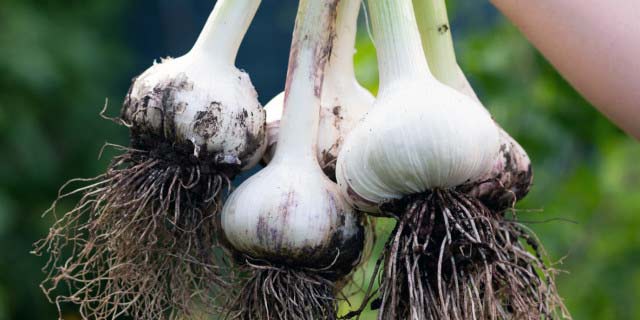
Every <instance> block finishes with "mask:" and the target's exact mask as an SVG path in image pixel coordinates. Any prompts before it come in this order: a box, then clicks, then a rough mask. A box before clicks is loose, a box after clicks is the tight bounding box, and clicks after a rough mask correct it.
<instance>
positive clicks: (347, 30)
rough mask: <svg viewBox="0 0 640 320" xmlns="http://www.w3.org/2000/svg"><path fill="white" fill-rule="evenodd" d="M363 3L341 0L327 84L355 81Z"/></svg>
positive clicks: (328, 67)
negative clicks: (357, 43)
mask: <svg viewBox="0 0 640 320" xmlns="http://www.w3.org/2000/svg"><path fill="white" fill-rule="evenodd" d="M361 3H362V0H341V1H340V3H339V4H338V15H337V17H336V34H335V38H334V40H333V50H331V59H330V60H331V61H330V63H329V64H328V65H327V69H326V72H325V78H326V79H325V81H327V82H331V83H342V82H346V81H353V79H355V69H354V67H353V55H354V53H355V46H354V44H355V42H356V34H357V31H358V13H360V5H361Z"/></svg>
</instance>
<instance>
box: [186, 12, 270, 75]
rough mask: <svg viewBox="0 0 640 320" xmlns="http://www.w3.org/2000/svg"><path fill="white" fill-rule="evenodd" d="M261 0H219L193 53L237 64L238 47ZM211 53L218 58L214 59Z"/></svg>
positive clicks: (192, 50)
mask: <svg viewBox="0 0 640 320" xmlns="http://www.w3.org/2000/svg"><path fill="white" fill-rule="evenodd" d="M260 2H261V0H218V1H217V2H216V5H215V7H214V9H213V12H211V15H210V16H209V18H208V19H207V22H206V24H205V25H204V28H203V29H202V32H201V33H200V36H198V40H197V41H196V43H195V45H194V46H193V49H191V53H200V54H205V55H207V56H208V59H209V60H210V61H219V62H222V63H228V64H229V65H234V63H235V60H236V55H237V54H238V49H239V48H240V44H241V43H242V39H243V38H244V35H245V34H246V33H247V30H248V29H249V25H250V24H251V21H252V20H253V17H254V16H255V14H256V11H257V10H258V7H259V6H260ZM211 56H214V57H215V58H214V59H212V58H211Z"/></svg>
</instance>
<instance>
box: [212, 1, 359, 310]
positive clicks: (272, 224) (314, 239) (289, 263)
mask: <svg viewBox="0 0 640 320" xmlns="http://www.w3.org/2000/svg"><path fill="white" fill-rule="evenodd" d="M338 2H339V1H338V0H327V1H322V2H321V1H316V0H301V1H300V7H299V10H298V15H297V17H296V26H295V31H294V35H293V43H292V47H291V55H290V58H289V61H290V63H289V70H288V74H287V83H286V88H285V96H284V106H285V107H284V114H283V116H282V120H281V125H280V132H279V139H278V148H277V149H276V151H275V155H274V158H273V159H272V160H271V162H270V163H269V164H268V165H267V167H266V168H264V169H262V170H261V171H260V172H258V173H257V174H255V175H253V176H252V177H251V178H249V179H248V180H246V181H245V182H244V183H242V184H241V185H240V187H238V189H237V190H235V191H234V192H233V193H232V194H231V196H230V197H229V199H228V200H227V201H226V204H225V206H224V209H223V211H222V216H221V226H222V229H223V231H224V234H225V237H226V239H227V240H228V242H229V243H230V244H231V247H232V248H233V249H234V250H235V251H236V253H237V255H239V256H241V257H244V260H245V261H246V262H247V265H249V266H250V267H251V269H250V271H251V275H250V276H249V279H248V280H247V282H246V283H245V285H244V287H243V288H242V290H240V297H238V299H236V301H238V303H237V305H235V306H232V307H231V309H233V310H239V311H237V312H238V313H237V314H238V317H239V318H241V319H271V315H277V317H278V318H281V319H334V318H335V316H336V315H335V313H336V311H337V303H336V299H335V296H334V295H335V293H336V292H335V291H336V290H337V288H336V284H335V283H336V281H339V280H340V279H342V278H343V277H344V276H345V275H347V274H349V273H350V272H351V271H352V270H353V268H354V267H355V266H356V265H357V264H358V262H359V261H360V259H361V257H362V250H363V247H364V242H365V239H364V237H365V231H364V230H365V229H364V224H363V219H362V217H361V215H360V214H359V213H358V212H356V211H355V210H354V209H353V208H352V207H351V206H349V204H348V203H347V201H346V200H345V199H344V198H343V196H342V195H341V194H340V191H339V188H338V186H337V185H336V184H335V183H334V182H332V181H331V180H329V178H327V177H326V176H325V175H324V173H323V171H322V169H321V168H320V166H319V164H318V160H317V157H316V148H315V144H316V140H317V138H318V125H319V120H320V119H319V117H320V98H321V91H322V88H323V75H324V68H325V66H326V63H327V60H328V58H329V57H328V56H327V55H326V54H325V53H326V52H328V51H330V50H331V46H332V42H331V35H332V34H333V31H334V28H335V15H336V12H335V10H336V8H335V6H336V5H337V3H338Z"/></svg>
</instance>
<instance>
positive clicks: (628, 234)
mask: <svg viewBox="0 0 640 320" xmlns="http://www.w3.org/2000/svg"><path fill="white" fill-rule="evenodd" d="M201 2H204V1H201ZM451 2H452V3H451V5H450V6H451V8H450V9H451V16H452V20H453V21H452V22H453V30H454V35H455V40H456V49H457V51H458V54H459V61H460V64H461V66H462V68H463V70H465V71H466V73H467V75H468V76H469V78H470V79H471V81H472V83H473V85H474V87H475V88H476V90H477V91H478V93H479V95H480V96H481V98H482V100H483V101H484V103H485V104H486V105H487V107H488V108H489V109H490V110H491V112H492V114H493V115H494V117H495V118H496V120H497V121H498V122H499V123H500V124H501V125H502V126H503V127H504V128H505V129H506V130H507V131H508V132H510V133H511V134H512V135H513V136H514V137H515V138H516V139H517V140H518V141H520V142H521V144H522V145H523V146H524V147H525V149H527V150H528V152H529V154H530V156H531V158H532V159H533V162H534V170H535V186H534V188H533V189H532V191H531V193H530V195H529V196H528V197H527V198H526V199H525V200H524V201H523V202H522V203H521V204H519V206H518V208H519V210H518V212H517V214H518V215H519V217H520V218H521V219H522V220H524V221H527V222H529V223H528V224H529V225H530V226H531V227H532V228H533V229H534V230H535V231H536V232H537V233H538V235H539V236H540V238H541V239H542V242H543V243H544V244H545V246H546V249H547V251H548V252H549V254H550V256H551V258H552V260H553V261H556V262H557V263H558V264H557V265H556V267H558V268H560V269H563V270H565V271H566V273H562V274H561V275H560V276H559V289H560V292H561V294H562V295H563V296H564V298H565V300H566V303H567V306H568V307H569V309H570V311H571V312H572V313H573V316H574V318H575V319H638V318H640V305H639V304H638V303H637V302H638V301H640V268H639V267H638V265H640V232H638V230H640V165H639V164H638V159H640V144H638V142H636V141H634V140H632V139H631V138H629V137H627V136H626V135H624V134H623V133H622V132H620V131H619V130H618V129H616V128H615V127H614V126H613V125H611V124H610V123H609V122H608V121H607V120H606V119H605V118H604V117H603V116H602V115H600V114H599V113H598V112H597V111H595V109H593V108H592V107H591V106H590V105H589V104H588V103H587V102H585V101H584V100H583V99H582V98H581V97H580V96H579V95H578V94H577V93H576V92H575V91H574V90H573V89H572V88H571V87H570V86H569V85H568V84H567V83H566V82H565V81H564V80H563V79H562V78H561V77H560V76H559V75H558V74H557V72H556V71H555V70H554V69H553V68H552V67H551V66H550V65H549V64H548V63H547V62H546V61H545V60H544V58H543V57H541V56H540V54H538V53H537V52H536V50H535V49H534V48H532V47H531V45H530V44H529V43H528V42H527V41H526V40H525V39H524V38H523V36H522V35H521V34H520V33H519V32H518V31H517V30H516V29H515V28H514V27H513V26H512V25H510V24H509V23H508V22H506V21H505V20H504V19H503V18H502V17H501V16H499V15H497V14H496V12H495V11H494V10H493V9H492V8H491V7H490V6H489V5H488V4H486V3H485V2H481V1H477V2H476V1H473V2H470V1H451ZM271 6H272V7H273V4H271ZM291 6H294V4H293V2H291V3H289V2H286V3H285V2H283V4H281V5H279V9H278V10H280V12H282V14H273V15H271V18H273V19H279V20H286V23H284V27H289V28H290V22H291V18H292V17H291V14H292V13H293V11H294V10H291ZM127 10H131V6H130V5H128V4H126V3H125V2H124V1H121V0H117V1H114V0H112V1H64V2H63V1H49V2H45V1H37V0H29V1H26V0H4V1H3V2H2V3H1V4H0V146H2V150H3V151H2V153H1V154H2V157H1V158H0V250H1V252H2V258H1V260H0V320H5V319H53V318H55V317H56V313H55V307H54V306H52V305H51V304H49V303H48V302H47V301H46V299H45V297H44V296H43V295H42V294H41V292H40V290H39V288H38V283H39V282H40V281H41V279H42V277H43V275H42V274H41V272H40V270H39V269H40V267H41V266H42V264H43V263H44V261H45V259H44V258H38V257H34V256H31V255H29V251H30V249H31V244H32V242H33V241H35V240H36V239H38V238H39V237H41V236H42V235H44V234H45V233H46V231H47V229H48V227H49V225H50V223H51V217H47V218H45V219H41V214H42V212H44V211H45V209H46V208H47V207H48V206H49V205H50V203H51V201H52V200H53V199H54V198H55V195H56V192H57V188H58V187H59V186H60V185H61V184H62V183H63V182H64V181H65V180H67V179H68V178H71V177H78V176H83V177H86V176H93V175H96V174H99V173H100V172H101V171H102V170H103V169H104V167H105V164H106V161H108V159H103V160H97V159H96V156H97V154H98V151H99V149H100V147H101V145H102V144H103V143H104V142H105V141H106V140H109V141H110V142H116V143H126V131H125V130H123V129H121V128H118V127H117V126H115V125H113V124H112V123H109V122H108V121H104V120H102V119H100V118H99V117H98V112H99V111H100V109H101V106H102V104H103V103H104V98H105V97H113V98H114V103H112V104H113V108H112V109H111V112H112V114H114V113H115V112H117V111H116V110H117V104H119V103H120V102H121V101H122V96H123V95H124V93H125V91H124V90H126V87H127V86H128V83H129V82H128V79H129V78H130V77H131V75H134V74H136V73H138V72H140V71H141V70H131V69H132V67H131V66H132V65H144V64H146V63H148V61H142V62H141V61H136V60H135V57H136V52H135V50H136V49H135V48H136V47H137V48H140V47H144V43H142V44H141V43H137V44H136V46H131V45H130V44H129V43H127V42H126V41H125V40H124V39H125V38H126V35H127V33H128V32H130V31H129V30H127V23H125V22H123V21H127V17H129V16H128V15H127ZM266 27H269V26H265V28H266ZM150 28H151V27H150ZM249 37H251V33H250V34H249ZM276 40H277V41H276ZM273 41H274V47H277V48H279V49H278V50H282V48H286V47H287V46H288V41H289V39H273ZM264 50H271V48H264ZM166 54H167V53H166V52H157V53H156V55H157V56H163V55H166ZM242 54H243V53H241V55H242ZM244 56H247V53H246V52H245V53H244ZM252 58H253V59H260V58H261V56H260V53H254V56H252ZM282 60H283V61H286V57H283V59H282ZM356 68H357V72H358V76H359V78H360V80H361V81H362V83H363V84H365V85H366V86H367V87H368V88H370V89H371V90H372V91H374V92H375V90H376V89H377V72H376V59H375V51H374V47H373V45H372V43H371V42H370V41H369V38H368V35H367V32H366V29H364V28H363V30H362V32H361V33H360V35H359V41H358V52H357V54H356ZM248 71H249V72H250V73H252V74H254V77H255V74H256V73H259V72H260V70H252V69H248ZM283 72H284V71H283ZM282 75H283V74H279V75H277V76H276V77H278V79H281V78H282ZM265 76H267V77H274V76H272V75H270V74H269V75H265ZM605 85H606V84H605ZM279 86H281V85H279ZM260 89H261V88H260V87H259V88H258V90H259V91H260ZM276 89H277V88H275V89H273V91H272V92H277V91H276ZM603 89H606V88H603ZM262 98H263V101H264V99H265V98H267V99H268V98H269V97H262ZM107 158H108V157H107ZM66 205H67V206H68V205H71V204H70V203H69V204H66ZM378 228H379V229H380V231H381V232H380V237H379V238H380V241H379V243H378V246H377V249H376V251H375V252H374V255H373V258H372V261H370V262H369V263H368V264H367V268H366V269H367V270H369V271H370V270H371V268H372V267H373V262H374V260H375V256H376V254H377V253H378V252H379V250H380V247H381V242H382V240H384V236H385V235H386V234H388V232H389V231H390V230H391V223H390V222H389V221H380V223H378ZM359 279H362V278H359ZM345 307H346V306H345ZM66 309H68V310H69V313H68V314H67V315H66V316H65V318H66V319H67V320H68V319H75V315H74V314H73V308H72V307H68V308H66ZM66 309H65V310H66ZM364 318H365V319H374V313H373V312H368V313H367V314H366V315H365V317H364Z"/></svg>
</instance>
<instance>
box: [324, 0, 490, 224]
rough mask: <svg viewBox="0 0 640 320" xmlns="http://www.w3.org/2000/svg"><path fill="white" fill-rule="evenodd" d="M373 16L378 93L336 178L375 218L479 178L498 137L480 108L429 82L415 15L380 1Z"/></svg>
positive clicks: (374, 4)
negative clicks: (385, 209)
mask: <svg viewBox="0 0 640 320" xmlns="http://www.w3.org/2000/svg"><path fill="white" fill-rule="evenodd" d="M403 2H404V0H403ZM397 7H401V8H397ZM402 8H404V9H402ZM370 10H371V11H372V12H374V11H375V12H376V13H377V14H376V17H375V18H374V19H372V24H373V29H374V35H375V40H376V45H377V52H378V61H379V64H380V84H381V86H380V92H379V94H378V97H377V99H376V101H375V104H374V107H373V109H372V111H371V112H369V113H368V114H367V115H366V116H365V118H364V120H363V121H362V122H360V123H359V124H358V125H357V126H356V128H355V129H354V130H353V131H352V132H351V134H350V135H349V136H348V137H347V140H346V142H345V144H344V145H343V148H342V150H341V152H340V154H339V156H338V165H337V174H336V176H337V179H338V183H339V184H340V187H341V189H342V191H343V193H344V194H345V195H348V197H349V199H350V201H352V202H353V204H354V205H355V206H356V207H357V208H359V209H362V210H366V211H370V212H376V211H377V207H378V205H379V204H380V203H383V202H385V201H387V200H392V199H400V198H402V197H403V196H405V195H409V194H414V193H420V192H424V191H426V190H429V189H433V188H451V187H455V186H458V185H461V184H463V183H466V182H469V181H474V180H476V179H478V178H480V177H481V176H482V175H484V174H486V173H487V172H488V171H489V170H490V169H491V167H492V165H493V163H494V161H495V157H496V156H497V153H498V147H499V139H498V137H499V134H498V129H497V127H496V126H495V124H494V123H493V121H492V120H491V116H490V115H489V113H488V112H487V111H486V110H484V109H483V108H482V107H479V106H478V103H477V101H475V100H473V99H471V98H469V97H467V96H465V95H463V94H461V93H459V92H458V91H456V90H454V89H452V88H450V87H448V86H446V85H444V84H442V83H440V82H439V81H437V80H436V79H435V78H434V77H433V76H432V75H431V73H430V72H429V67H428V65H427V61H426V59H425V57H424V55H423V52H422V47H421V46H420V38H419V34H418V32H417V27H416V21H415V17H414V16H413V10H409V9H407V8H406V5H395V4H389V3H383V1H377V0H374V1H370ZM372 16H373V14H372Z"/></svg>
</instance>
